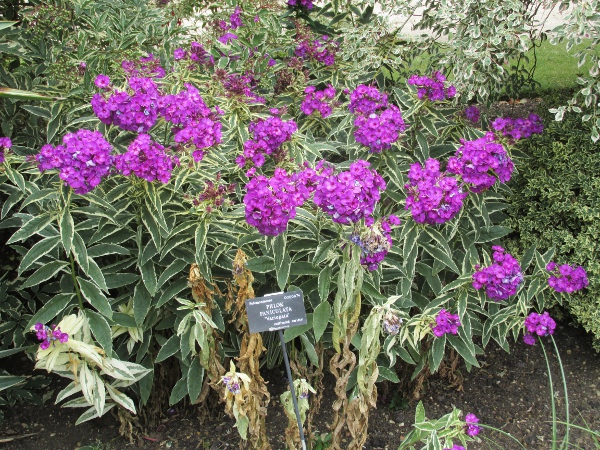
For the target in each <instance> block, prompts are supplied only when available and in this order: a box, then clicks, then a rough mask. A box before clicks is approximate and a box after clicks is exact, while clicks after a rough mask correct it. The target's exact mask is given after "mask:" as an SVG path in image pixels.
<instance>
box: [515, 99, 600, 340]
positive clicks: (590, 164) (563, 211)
mask: <svg viewBox="0 0 600 450" xmlns="http://www.w3.org/2000/svg"><path fill="white" fill-rule="evenodd" d="M547 98H548V100H547V101H548V102H549V103H550V104H549V105H546V106H554V105H557V104H561V102H562V103H564V101H565V98H568V93H562V94H554V95H553V96H548V97H547ZM541 109H542V113H543V117H544V123H545V124H546V129H545V130H544V134H543V135H541V136H536V137H535V138H534V139H531V140H528V141H527V142H524V143H523V147H522V150H523V151H524V152H525V153H526V154H527V156H528V157H529V159H527V160H526V161H525V162H524V164H523V165H522V166H521V167H520V168H519V174H518V176H516V177H515V178H513V181H512V194H511V195H510V197H509V199H510V201H511V206H510V208H509V209H508V215H509V219H508V220H507V221H506V222H505V225H506V226H508V227H511V228H513V229H514V230H515V233H514V234H513V235H512V238H511V239H510V243H509V244H508V245H509V247H510V248H511V249H512V250H513V251H514V252H515V253H517V254H522V253H523V251H524V249H526V248H527V247H529V246H530V245H533V244H537V246H538V249H539V250H540V251H542V252H543V251H546V250H548V249H549V248H551V247H552V246H554V247H556V254H555V257H554V260H555V261H561V262H565V263H569V264H576V265H582V266H584V267H585V268H586V270H587V272H588V276H589V279H590V285H589V287H588V289H587V290H586V291H584V292H583V293H578V294H577V295H572V296H570V297H569V299H568V301H566V302H565V303H564V306H566V308H567V310H568V311H569V312H570V313H571V314H572V315H573V317H574V319H575V320H576V321H577V322H578V323H580V324H581V325H583V327H584V328H585V329H586V330H587V331H588V332H591V333H593V335H594V346H595V348H596V349H597V350H600V313H599V312H598V311H599V307H600V284H599V283H598V277H599V275H600V249H599V244H598V242H599V241H600V224H599V222H598V218H599V217H600V197H599V196H598V190H599V189H600V152H599V151H598V146H597V145H596V144H594V143H592V142H591V141H590V139H589V136H590V132H591V127H590V125H588V124H587V123H585V122H583V123H582V122H581V120H580V119H579V118H578V117H576V115H575V114H572V113H571V114H566V115H565V117H564V119H563V121H562V122H555V121H554V120H553V116H552V114H550V113H548V112H544V110H546V111H547V108H546V107H544V108H541Z"/></svg>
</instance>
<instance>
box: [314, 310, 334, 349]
mask: <svg viewBox="0 0 600 450" xmlns="http://www.w3.org/2000/svg"><path fill="white" fill-rule="evenodd" d="M330 317H331V305H330V304H329V302H328V301H326V300H324V301H322V302H321V303H320V304H319V306H317V307H316V308H315V310H314V312H313V330H314V334H315V341H316V342H319V340H320V339H321V336H323V333H324V332H325V330H326V329H327V324H328V323H329V319H330Z"/></svg>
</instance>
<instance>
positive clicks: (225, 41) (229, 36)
mask: <svg viewBox="0 0 600 450" xmlns="http://www.w3.org/2000/svg"><path fill="white" fill-rule="evenodd" d="M237 38H238V37H237V35H236V34H233V33H225V34H224V35H223V36H221V37H220V38H219V39H218V41H219V42H221V43H222V44H225V45H227V44H229V42H230V41H234V40H236V39H237Z"/></svg>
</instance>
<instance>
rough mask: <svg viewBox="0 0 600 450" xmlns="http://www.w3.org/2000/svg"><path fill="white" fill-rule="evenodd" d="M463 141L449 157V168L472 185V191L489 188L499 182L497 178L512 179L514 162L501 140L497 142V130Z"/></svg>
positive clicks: (500, 179)
mask: <svg viewBox="0 0 600 450" xmlns="http://www.w3.org/2000/svg"><path fill="white" fill-rule="evenodd" d="M460 142H461V144H462V145H461V146H460V147H459V148H458V150H457V151H456V153H455V155H454V156H452V157H450V159H449V160H448V171H449V172H451V173H454V174H456V175H460V177H461V178H462V180H463V181H464V182H465V183H466V184H470V185H472V187H471V191H472V192H475V193H480V192H484V191H486V190H487V189H489V188H490V187H492V186H493V185H494V183H496V178H497V179H498V180H499V181H500V182H501V183H507V182H508V181H510V178H511V175H512V172H513V170H514V168H515V165H514V163H513V162H512V160H511V159H510V157H509V156H508V153H507V152H506V150H505V149H504V147H503V146H502V144H498V143H497V142H495V136H494V133H491V132H488V133H486V135H485V136H483V137H481V138H479V139H475V140H474V141H465V140H463V139H461V141H460Z"/></svg>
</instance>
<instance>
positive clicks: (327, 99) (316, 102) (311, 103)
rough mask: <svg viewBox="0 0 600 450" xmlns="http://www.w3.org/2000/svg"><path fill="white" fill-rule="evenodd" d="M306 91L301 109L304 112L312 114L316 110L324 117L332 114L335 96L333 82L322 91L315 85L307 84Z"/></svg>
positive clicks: (308, 114)
mask: <svg viewBox="0 0 600 450" xmlns="http://www.w3.org/2000/svg"><path fill="white" fill-rule="evenodd" d="M304 92H305V94H306V96H305V97H304V101H303V102H302V105H300V110H301V111H302V112H303V113H304V114H306V115H307V116H310V115H311V114H312V113H314V112H315V111H319V113H320V114H321V117H323V118H325V117H327V116H330V115H331V113H332V104H333V101H332V100H333V99H334V98H335V89H334V87H333V86H332V85H331V84H329V85H327V88H325V89H324V90H322V91H317V90H316V88H315V87H314V86H307V87H306V89H304Z"/></svg>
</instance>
